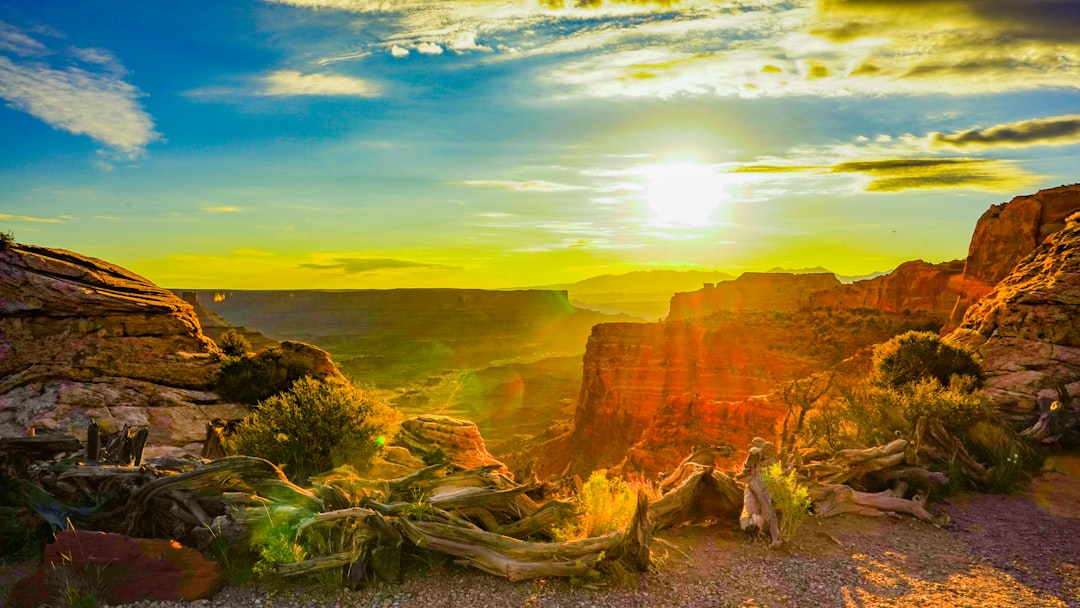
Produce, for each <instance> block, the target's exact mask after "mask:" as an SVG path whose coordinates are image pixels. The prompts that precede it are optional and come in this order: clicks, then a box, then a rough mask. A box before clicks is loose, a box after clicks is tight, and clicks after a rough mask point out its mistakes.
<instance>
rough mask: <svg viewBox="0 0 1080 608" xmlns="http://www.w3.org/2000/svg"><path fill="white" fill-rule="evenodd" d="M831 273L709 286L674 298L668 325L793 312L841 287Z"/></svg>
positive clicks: (764, 275) (773, 275)
mask: <svg viewBox="0 0 1080 608" xmlns="http://www.w3.org/2000/svg"><path fill="white" fill-rule="evenodd" d="M839 285H840V281H839V280H837V278H836V276H835V275H833V274H831V273H814V274H792V273H786V272H747V273H744V274H743V275H741V276H740V277H739V278H737V279H735V280H733V281H723V282H720V283H716V284H712V283H706V284H705V286H704V287H703V288H702V289H700V290H698V291H693V292H688V293H677V294H675V295H674V296H673V297H672V298H671V308H670V310H669V312H668V316H667V319H668V320H669V321H678V320H685V319H693V318H701V317H707V316H709V315H712V314H714V313H717V312H743V311H748V312H749V311H755V312H764V311H771V312H793V311H796V310H798V309H800V308H802V307H804V306H806V304H807V301H808V298H809V297H810V295H811V294H813V293H815V292H819V291H823V290H826V289H831V288H834V287H838V286H839Z"/></svg>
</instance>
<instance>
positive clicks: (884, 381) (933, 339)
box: [873, 331, 983, 390]
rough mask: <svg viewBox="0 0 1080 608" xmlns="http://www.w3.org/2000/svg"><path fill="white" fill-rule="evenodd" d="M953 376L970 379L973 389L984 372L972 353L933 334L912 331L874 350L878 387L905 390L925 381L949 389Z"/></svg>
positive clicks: (874, 380)
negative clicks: (932, 380)
mask: <svg viewBox="0 0 1080 608" xmlns="http://www.w3.org/2000/svg"><path fill="white" fill-rule="evenodd" d="M953 376H969V377H970V378H972V379H973V380H971V381H969V384H968V385H967V386H969V387H970V389H971V390H974V389H976V388H979V386H981V385H982V378H983V370H982V366H981V365H979V362H978V361H976V360H975V357H974V355H972V354H971V352H970V351H968V350H966V349H964V348H961V347H959V346H954V345H952V344H947V343H945V342H944V341H943V340H942V339H941V336H939V335H937V334H935V333H933V332H918V331H909V332H907V333H905V334H901V335H899V336H896V337H895V338H893V339H892V340H889V341H888V342H884V343H882V344H878V345H877V346H875V347H874V374H873V382H874V384H876V385H878V386H881V387H887V388H901V387H903V386H906V385H909V384H914V383H917V382H920V381H922V380H925V379H928V378H929V379H934V380H937V381H938V383H939V384H941V386H948V385H949V383H950V381H951V378H952V377H953Z"/></svg>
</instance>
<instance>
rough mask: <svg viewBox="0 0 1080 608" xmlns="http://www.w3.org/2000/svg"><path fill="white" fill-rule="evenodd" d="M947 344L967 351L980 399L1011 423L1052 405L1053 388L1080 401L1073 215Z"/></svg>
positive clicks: (1079, 230)
mask: <svg viewBox="0 0 1080 608" xmlns="http://www.w3.org/2000/svg"><path fill="white" fill-rule="evenodd" d="M1077 192H1078V193H1080V189H1078V190H1077ZM948 339H949V340H950V341H954V342H957V343H960V344H963V345H965V346H968V347H969V348H972V349H973V350H975V352H976V354H977V355H978V356H979V358H980V359H981V360H982V363H983V366H984V367H985V368H986V370H987V374H988V378H987V381H986V392H987V394H988V395H989V396H990V397H991V398H992V399H994V401H995V402H997V403H998V405H999V407H1000V408H1001V409H1002V411H1003V412H1005V413H1007V414H1010V415H1013V416H1014V417H1016V418H1030V416H1031V414H1032V413H1033V412H1034V410H1035V407H1036V401H1037V399H1038V398H1039V397H1050V398H1055V399H1056V398H1057V397H1058V391H1057V389H1058V387H1059V386H1062V385H1064V386H1065V387H1066V388H1067V390H1068V391H1069V394H1070V395H1072V396H1074V398H1075V396H1080V214H1075V215H1073V216H1072V217H1071V218H1070V219H1069V223H1068V225H1067V227H1066V228H1065V229H1063V230H1061V231H1059V232H1057V233H1056V234H1053V235H1052V236H1050V238H1048V239H1047V240H1046V241H1045V242H1043V244H1042V245H1040V246H1039V247H1038V248H1037V249H1035V251H1034V252H1032V253H1031V255H1029V256H1027V257H1026V258H1024V259H1023V260H1022V261H1021V262H1020V263H1019V264H1018V265H1017V266H1016V267H1015V268H1014V269H1013V270H1012V272H1011V273H1010V274H1009V275H1008V276H1006V277H1005V279H1004V280H1002V281H1001V282H1000V283H998V284H997V286H996V287H995V288H994V289H993V290H992V291H991V292H990V293H989V294H988V295H987V296H986V297H985V298H983V299H982V300H980V301H979V302H978V303H976V304H975V305H974V306H972V307H971V308H969V309H968V310H967V313H966V314H965V315H964V319H963V323H962V324H961V325H960V327H959V328H958V329H957V330H956V331H954V332H952V333H951V334H950V335H949V336H948Z"/></svg>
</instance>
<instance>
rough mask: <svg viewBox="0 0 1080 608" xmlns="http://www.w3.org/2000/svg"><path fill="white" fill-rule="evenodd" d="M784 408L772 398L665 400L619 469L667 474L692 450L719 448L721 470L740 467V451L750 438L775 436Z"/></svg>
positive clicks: (691, 396)
mask: <svg viewBox="0 0 1080 608" xmlns="http://www.w3.org/2000/svg"><path fill="white" fill-rule="evenodd" d="M786 413H787V405H786V404H785V403H783V402H782V400H781V399H779V398H778V397H777V396H775V395H771V396H770V395H766V396H756V397H749V398H747V399H743V400H740V401H713V400H709V399H702V398H700V397H699V396H697V395H694V394H685V395H676V396H673V397H669V398H668V399H667V401H666V402H665V403H664V406H663V407H661V408H660V410H659V411H658V412H657V414H656V416H654V417H653V419H652V421H650V422H649V425H648V426H647V427H645V430H644V431H642V433H641V440H640V441H638V442H637V443H636V444H634V446H633V447H631V448H630V449H629V450H628V451H627V453H626V460H625V461H624V462H623V463H622V465H621V467H620V468H622V469H623V470H624V471H640V472H643V473H645V474H646V475H649V476H651V475H653V474H655V473H659V472H663V471H668V470H670V468H671V466H672V464H674V463H678V462H679V461H681V460H682V459H683V458H685V457H686V456H687V455H688V454H690V453H691V452H693V451H694V450H695V449H697V448H699V447H702V446H717V445H723V446H726V447H727V448H729V451H728V453H726V454H721V455H717V456H715V457H714V459H713V460H714V463H715V464H716V466H718V467H720V468H731V467H732V466H734V465H736V464H738V463H739V462H742V459H743V457H744V454H743V449H744V448H743V446H745V445H747V444H749V443H750V442H751V441H752V440H753V439H754V437H776V436H779V434H780V433H779V426H780V424H781V423H782V421H783V419H784V415H785V414H786Z"/></svg>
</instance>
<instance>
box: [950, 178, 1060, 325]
mask: <svg viewBox="0 0 1080 608" xmlns="http://www.w3.org/2000/svg"><path fill="white" fill-rule="evenodd" d="M1077 210H1080V184H1073V185H1071V186H1061V187H1059V188H1050V189H1047V190H1040V191H1039V192H1037V193H1035V194H1032V195H1029V196H1017V197H1016V198H1014V199H1012V200H1011V201H1009V202H1008V203H1001V204H998V205H994V206H992V207H990V209H988V210H987V211H986V213H983V215H982V217H980V218H979V222H978V223H977V224H976V225H975V233H974V234H973V235H972V237H971V245H970V247H969V248H968V257H967V261H966V264H965V266H964V275H963V279H962V282H961V284H960V285H959V289H960V295H959V297H958V298H957V300H956V302H955V304H954V306H953V309H952V314H951V316H950V318H949V322H948V324H947V325H946V327H945V329H944V333H948V332H950V331H952V330H953V329H955V328H956V327H958V326H959V325H960V323H961V321H962V320H963V319H964V313H965V312H966V311H967V309H968V308H969V307H970V306H971V305H972V304H974V303H975V302H977V301H979V299H980V298H983V297H985V296H986V295H987V294H989V293H990V291H991V290H992V289H993V288H994V286H995V285H997V284H998V282H999V281H1001V280H1002V279H1004V278H1005V277H1006V276H1008V275H1009V273H1010V272H1012V269H1013V268H1014V267H1015V266H1016V264H1017V263H1019V262H1020V261H1021V260H1023V259H1024V258H1025V257H1027V256H1028V255H1029V254H1030V253H1031V252H1032V251H1034V250H1035V248H1036V247H1038V246H1039V244H1040V243H1042V242H1043V241H1044V240H1046V237H1048V236H1050V235H1051V234H1054V233H1055V232H1057V231H1059V230H1061V229H1062V228H1064V227H1065V218H1066V217H1067V216H1069V215H1071V214H1072V213H1074V212H1076V211H1077Z"/></svg>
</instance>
